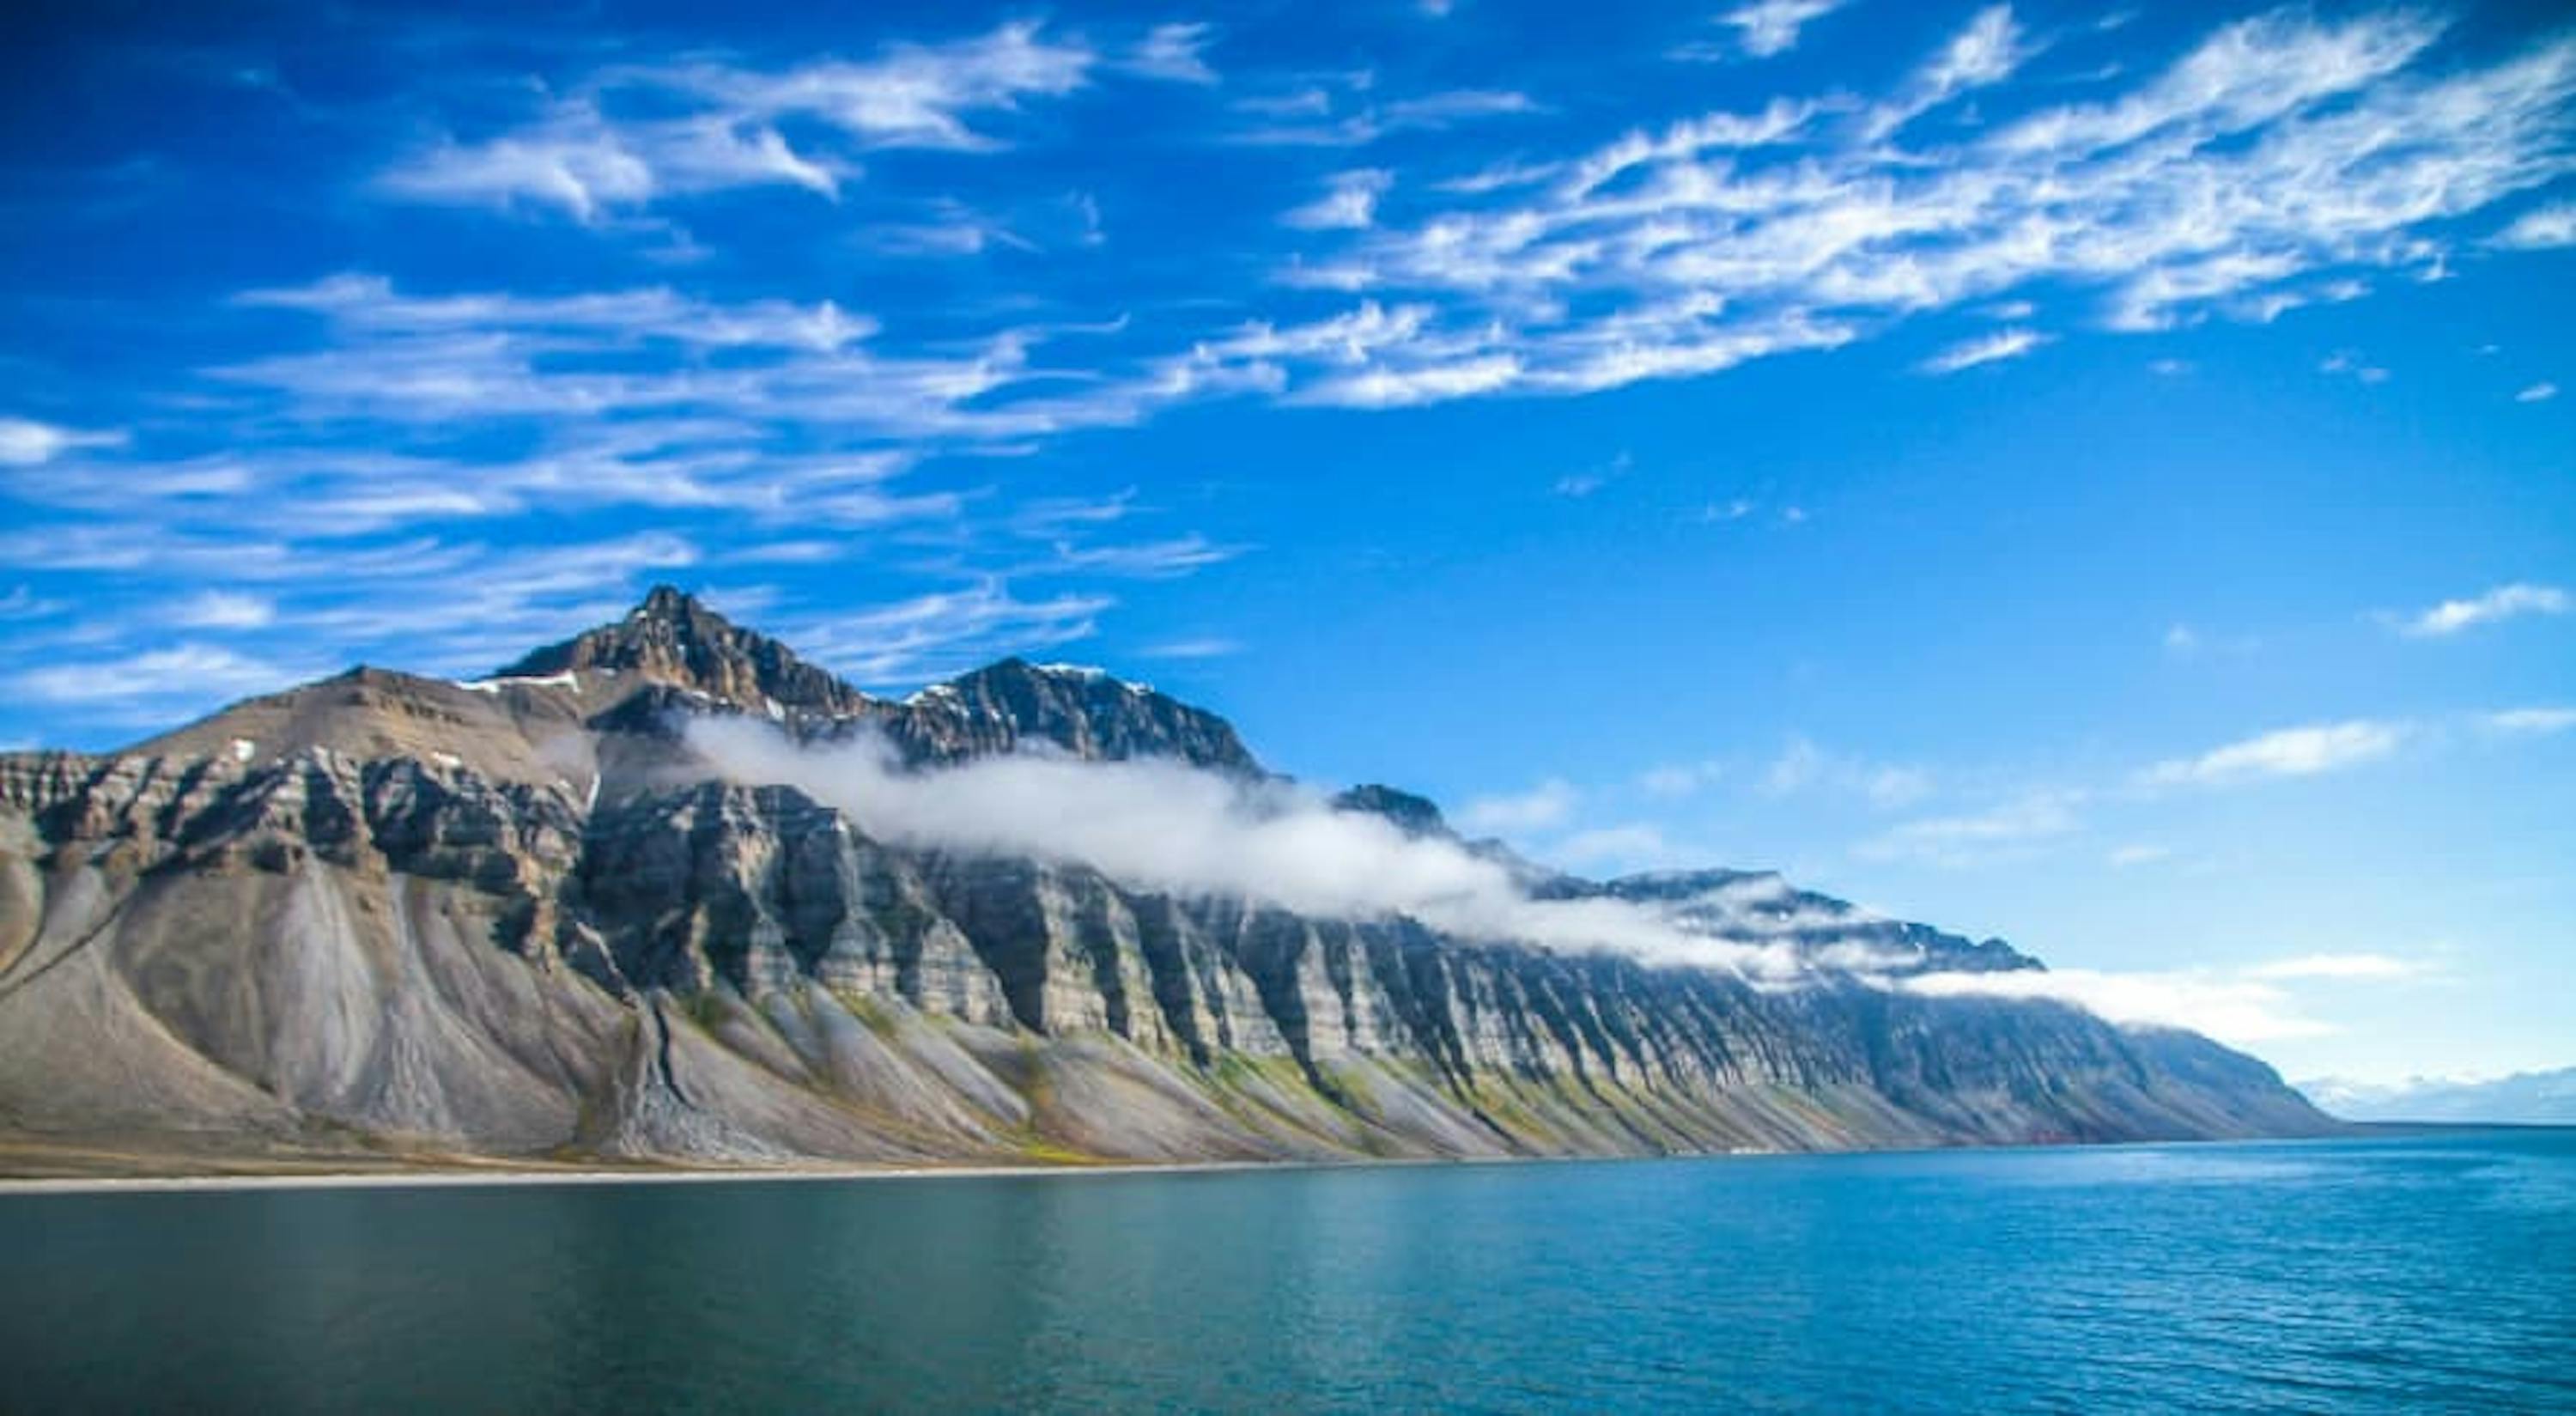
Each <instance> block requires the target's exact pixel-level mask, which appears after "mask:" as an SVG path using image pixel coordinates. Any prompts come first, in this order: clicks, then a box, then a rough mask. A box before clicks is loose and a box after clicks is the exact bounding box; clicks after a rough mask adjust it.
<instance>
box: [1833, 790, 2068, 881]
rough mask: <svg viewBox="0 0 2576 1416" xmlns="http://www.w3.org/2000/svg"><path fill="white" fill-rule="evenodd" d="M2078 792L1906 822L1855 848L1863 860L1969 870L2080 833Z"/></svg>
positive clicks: (2049, 794)
mask: <svg viewBox="0 0 2576 1416" xmlns="http://www.w3.org/2000/svg"><path fill="white" fill-rule="evenodd" d="M2082 801H2083V796H2082V794H2080V793H2075V792H2066V791H2043V792H2032V793H2028V794H2026V795H2023V796H2019V797H2015V798H2013V799H2011V800H2008V801H2004V802H2001V803H1998V804H1996V805H1994V806H1990V807H1987V808H1985V809H1983V810H1980V811H1972V812H1964V813H1959V814H1955V815H1948V816H1930V817H1924V818H1922V819H1920V820H1915V821H1908V822H1905V823H1903V824H1902V825H1899V826H1896V827H1894V828H1893V829H1891V830H1888V831H1886V832H1884V833H1882V834H1880V835H1878V836H1875V837H1872V838H1870V839H1868V840H1865V841H1863V842H1861V843H1860V844H1859V845H1857V846H1855V847H1853V849H1852V854H1854V855H1856V856H1858V857H1860V858H1861V859H1863V860H1911V861H1919V862H1922V863H1925V864H1930V865H1939V866H1947V867H1954V868H1955V867H1970V866H1982V865H1988V864H1992V863H1994V862H1996V861H1999V860H2007V859H2013V858H2016V857H2019V856H2021V855H2023V854H2026V853H2027V852H2029V851H2030V850H2031V849H2032V848H2034V847H2035V846H2037V845H2039V844H2041V843H2043V842H2048V841H2053V840H2056V839H2057V838H2059V837H2063V836H2069V835H2073V834H2074V833H2076V832H2078V831H2080V830H2082V829H2083V821H2082V819H2081V818H2080V817H2079V816H2078V814H2077V807H2078V806H2079V805H2080V804H2081V803H2082Z"/></svg>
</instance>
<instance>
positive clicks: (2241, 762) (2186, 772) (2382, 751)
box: [2141, 719, 2408, 786]
mask: <svg viewBox="0 0 2576 1416" xmlns="http://www.w3.org/2000/svg"><path fill="white" fill-rule="evenodd" d="M2407 731H2408V730H2407V727H2406V725H2404V724H2402V723H2391V722H2380V721H2374V720H2370V719H2355V720H2352V721H2349V722H2342V723H2318V724H2312V725H2309V726H2306V727H2297V728H2283V729H2280V730H2279V731H2277V732H2268V733H2264V734H2262V735H2260V736H2258V737H2251V738H2247V739H2245V740H2244V741H2242V742H2234V743H2229V744H2227V745H2226V746H2224V747H2220V748H2214V749H2212V750H2211V751H2208V752H2205V753H2202V754H2201V755H2199V756H2197V757H2182V758H2175V759H2172V760H2170V761H2165V762H2159V763H2157V764H2156V765H2155V766H2153V767H2151V768H2149V769H2147V771H2146V772H2145V773H2144V774H2142V778H2141V779H2142V780H2143V781H2144V782H2145V783H2146V784H2147V785H2149V786H2232V785H2235V784H2237V783H2241V782H2250V781H2259V780H2262V779H2264V778H2271V777H2312V776H2317V775H2320V774H2323V773H2327V772H2337V771H2341V770H2343V769H2345V768H2347V767H2354V766H2359V765H2360V764H2362V763H2365V762H2373V761H2376V760H2378V759H2380V758H2383V757H2386V756H2388V755H2389V754H2390V753H2392V752H2395V751H2396V750H2397V748H2398V746H2399V744H2401V743H2403V742H2404V741H2405V739H2406V736H2407Z"/></svg>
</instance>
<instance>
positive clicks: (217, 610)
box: [170, 590, 277, 629]
mask: <svg viewBox="0 0 2576 1416" xmlns="http://www.w3.org/2000/svg"><path fill="white" fill-rule="evenodd" d="M276 618H277V602H276V601H274V600H272V599H270V598H269V597H268V596H265V595H246V594H242V593H240V592H238V591H232V590H206V591H201V592H199V593H198V594H195V595H191V596H189V597H188V598H187V599H185V600H182V601H180V602H179V605H178V607H177V608H176V609H175V610H173V611H172V613H171V616H170V622H171V623H172V624H175V625H178V626H180V627H181V628H184V629H257V628H259V627H261V626H262V625H265V624H268V623H269V622H271V621H273V620H275V619H276Z"/></svg>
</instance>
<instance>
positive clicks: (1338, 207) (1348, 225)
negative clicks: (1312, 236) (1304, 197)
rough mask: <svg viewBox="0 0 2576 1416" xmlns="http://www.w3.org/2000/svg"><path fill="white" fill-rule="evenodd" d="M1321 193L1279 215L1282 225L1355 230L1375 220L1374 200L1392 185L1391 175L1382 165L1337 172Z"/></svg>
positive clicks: (1393, 179) (1375, 203)
mask: <svg viewBox="0 0 2576 1416" xmlns="http://www.w3.org/2000/svg"><path fill="white" fill-rule="evenodd" d="M1327 185H1328V190H1327V191H1326V192H1325V193H1324V195H1323V196H1321V197H1318V198H1316V199H1315V200H1314V201H1311V202H1308V203H1307V204H1306V205H1304V206H1301V207H1297V208H1294V209H1292V210H1290V211H1289V212H1288V213H1287V214H1286V215H1284V216H1282V217H1280V218H1279V220H1280V222H1281V223H1282V224H1284V225H1288V226H1294V227H1298V228H1301V229H1303V230H1308V231H1329V230H1335V229H1348V230H1358V229H1362V228H1365V227H1367V226H1369V225H1370V224H1371V223H1373V222H1374V221H1375V220H1376V219H1377V199H1378V198H1379V197H1381V196H1384V195H1385V194H1386V191H1387V189H1388V188H1389V187H1392V186H1394V185H1395V174H1394V173H1391V172H1388V171H1386V170H1385V169H1383V168H1375V167H1371V168H1362V169H1360V170H1358V171H1355V172H1337V173H1335V174H1333V176H1332V179H1331V180H1330V182H1329V183H1328V184H1327Z"/></svg>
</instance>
